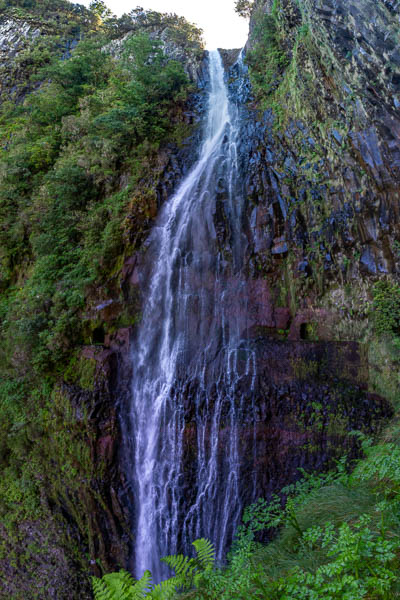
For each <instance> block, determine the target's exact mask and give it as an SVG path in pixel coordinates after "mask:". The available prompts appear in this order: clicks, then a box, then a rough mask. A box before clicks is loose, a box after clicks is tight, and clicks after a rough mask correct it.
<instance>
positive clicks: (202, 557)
mask: <svg viewBox="0 0 400 600" xmlns="http://www.w3.org/2000/svg"><path fill="white" fill-rule="evenodd" d="M193 546H194V547H195V550H196V553H197V556H196V558H189V557H188V556H183V555H182V554H178V555H172V556H166V557H164V558H163V559H162V560H163V561H164V562H165V563H166V564H167V565H168V566H169V567H170V569H172V570H173V571H174V572H175V575H174V576H173V577H171V578H170V579H167V580H165V581H163V582H162V583H159V584H157V585H154V584H153V583H152V578H151V573H150V572H149V571H146V572H145V574H144V575H143V577H142V578H141V579H139V581H135V580H134V579H133V577H132V576H131V575H130V574H129V573H127V571H123V570H121V571H119V572H118V573H109V574H108V575H104V577H103V578H102V579H98V578H97V577H93V578H92V582H93V592H94V597H95V600H142V599H143V598H149V599H150V598H151V599H152V600H168V599H169V598H173V597H174V596H176V594H177V590H182V591H183V590H188V589H191V588H192V587H193V586H195V585H196V583H197V581H198V580H199V578H200V577H202V576H204V575H205V574H206V573H207V572H208V571H211V570H212V569H213V567H214V562H215V553H214V548H213V545H212V544H211V542H209V541H208V540H206V539H204V538H202V539H199V540H196V541H195V542H193Z"/></svg>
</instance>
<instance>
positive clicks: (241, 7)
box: [235, 0, 254, 19]
mask: <svg viewBox="0 0 400 600" xmlns="http://www.w3.org/2000/svg"><path fill="white" fill-rule="evenodd" d="M253 7H254V0H236V1H235V11H236V12H237V13H238V15H240V16H241V17H243V18H245V19H249V18H250V16H251V11H252V10H253Z"/></svg>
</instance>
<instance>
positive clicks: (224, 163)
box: [130, 51, 255, 580]
mask: <svg viewBox="0 0 400 600" xmlns="http://www.w3.org/2000/svg"><path fill="white" fill-rule="evenodd" d="M239 60H242V55H240V58H239ZM209 71H210V92H209V100H208V111H207V122H206V125H205V129H204V140H203V143H202V148H201V152H200V157H199V159H198V161H197V163H196V164H195V166H194V167H193V169H192V171H191V172H190V173H189V174H188V176H187V177H186V178H185V179H184V181H183V182H182V183H181V185H180V187H179V188H178V190H177V192H176V193H175V194H174V195H173V196H172V197H171V198H170V200H169V201H168V202H167V203H166V205H165V206H164V208H163V209H162V212H161V215H160V217H159V221H158V223H157V226H156V227H155V228H154V230H153V233H152V236H151V240H150V246H149V253H150V255H151V257H152V260H153V265H154V266H153V269H152V273H151V276H150V280H149V287H148V291H147V297H146V299H145V303H144V312H143V319H142V323H141V326H140V329H139V331H138V335H137V338H136V340H135V343H134V349H133V354H132V364H133V369H134V375H133V382H132V408H131V416H130V418H131V430H132V436H133V446H134V447H133V457H132V465H133V468H132V471H133V473H132V485H133V488H134V493H135V530H134V536H135V574H136V576H138V577H139V576H141V575H142V574H143V572H144V571H145V570H146V569H150V570H151V571H152V573H153V576H154V578H155V579H156V580H160V579H161V578H162V577H163V576H164V575H165V571H164V568H163V566H162V563H160V556H163V555H165V554H169V553H175V552H177V551H188V550H189V549H190V543H191V542H192V541H193V540H194V539H196V538H198V537H200V536H204V537H208V538H209V539H211V540H212V541H213V542H214V543H215V545H216V553H217V557H218V558H219V559H222V558H223V555H224V552H225V550H226V547H227V545H228V544H229V543H230V541H231V540H232V535H233V533H234V530H235V528H236V527H237V525H238V523H239V519H240V515H241V511H242V508H243V507H242V502H241V482H240V457H239V443H240V440H239V423H240V419H241V415H242V413H243V410H244V403H245V402H248V400H246V399H248V398H250V397H251V391H252V388H253V389H254V370H255V362H254V357H253V355H252V353H251V352H250V350H246V349H245V348H244V347H243V346H241V340H242V337H243V332H244V331H245V330H246V327H247V323H246V314H247V312H246V304H247V299H246V293H245V289H246V286H245V284H244V280H243V278H242V275H241V267H242V263H243V253H244V250H245V239H244V238H243V234H242V227H241V219H242V210H243V203H244V193H243V184H242V181H241V177H240V173H239V169H238V141H239V140H238V137H239V113H238V108H237V106H236V104H235V103H234V102H230V100H229V97H228V90H227V86H226V85H225V82H224V69H223V65H222V61H221V57H220V55H219V53H218V52H217V51H215V52H210V54H209ZM218 203H219V204H218ZM217 204H218V205H219V206H220V207H222V208H221V210H223V212H224V215H225V216H226V219H225V221H226V224H225V230H224V231H222V232H221V231H219V230H218V227H217V226H216V211H217ZM244 380H246V384H245V385H244V384H243V381H244ZM250 405H251V400H250ZM253 405H254V403H253Z"/></svg>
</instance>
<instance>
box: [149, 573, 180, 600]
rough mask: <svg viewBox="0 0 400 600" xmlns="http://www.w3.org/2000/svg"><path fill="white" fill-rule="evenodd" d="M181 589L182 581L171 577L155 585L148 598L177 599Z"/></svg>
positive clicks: (155, 599) (156, 599)
mask: <svg viewBox="0 0 400 600" xmlns="http://www.w3.org/2000/svg"><path fill="white" fill-rule="evenodd" d="M181 587H182V586H181V581H180V579H179V578H176V577H171V578H170V579H166V580H165V581H162V582H161V583H159V584H158V585H155V586H154V588H153V589H152V590H151V592H150V594H149V596H148V597H149V598H151V600H170V598H174V597H175V595H176V590H177V588H181Z"/></svg>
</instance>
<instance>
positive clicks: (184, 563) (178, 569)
mask: <svg viewBox="0 0 400 600" xmlns="http://www.w3.org/2000/svg"><path fill="white" fill-rule="evenodd" d="M161 560H162V561H163V562H165V563H166V564H167V565H168V566H169V567H170V569H172V570H173V571H174V573H175V575H176V577H179V578H180V579H183V580H184V579H185V578H191V577H192V575H193V571H194V570H195V568H196V566H197V563H196V560H195V559H194V558H189V557H188V556H183V554H173V555H170V556H164V558H162V559H161Z"/></svg>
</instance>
